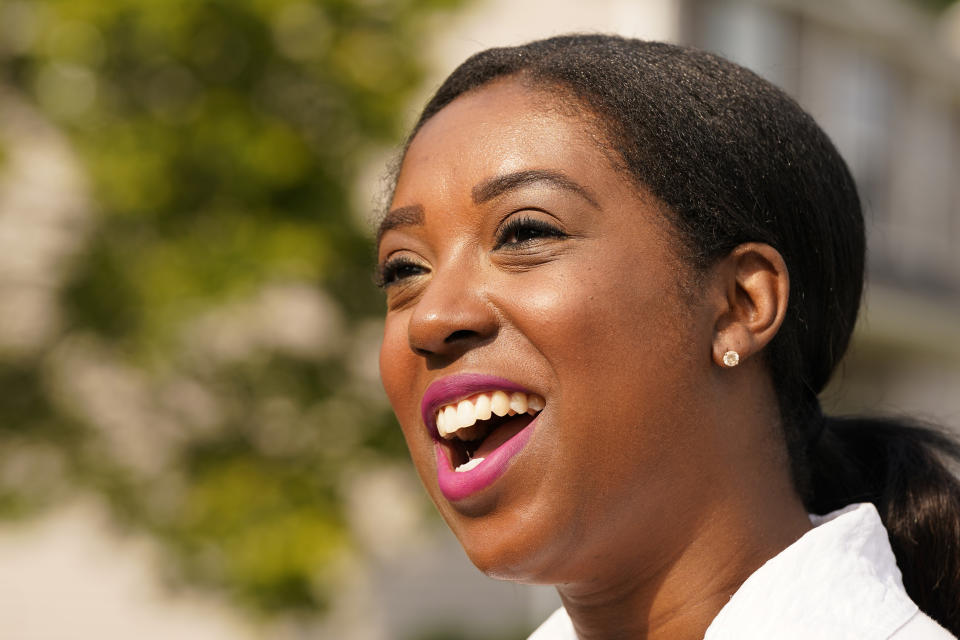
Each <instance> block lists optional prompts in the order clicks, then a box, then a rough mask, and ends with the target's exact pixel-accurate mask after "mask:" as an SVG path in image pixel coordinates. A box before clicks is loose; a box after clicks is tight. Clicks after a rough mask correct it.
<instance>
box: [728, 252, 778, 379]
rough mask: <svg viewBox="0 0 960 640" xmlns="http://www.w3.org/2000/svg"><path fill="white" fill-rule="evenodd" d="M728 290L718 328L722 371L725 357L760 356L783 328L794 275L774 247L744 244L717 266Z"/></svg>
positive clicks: (740, 360) (740, 359)
mask: <svg viewBox="0 0 960 640" xmlns="http://www.w3.org/2000/svg"><path fill="white" fill-rule="evenodd" d="M717 275H718V277H719V278H720V281H719V282H718V284H719V285H720V287H721V288H722V291H723V300H722V302H721V307H720V310H719V311H720V313H719V314H718V316H717V319H716V322H715V324H714V338H713V361H714V362H715V363H716V364H717V365H718V366H720V367H730V366H736V363H735V362H732V361H730V360H728V361H727V362H726V363H725V362H724V354H725V353H727V352H728V351H736V352H737V354H738V355H739V362H743V361H744V360H746V359H747V358H750V357H751V356H754V355H756V354H757V353H759V352H760V351H761V350H762V349H763V348H764V347H765V346H767V344H768V343H769V342H770V341H771V340H772V339H773V336H775V335H776V334H777V331H779V330H780V325H781V324H783V318H784V316H786V313H787V301H788V299H789V296H790V274H789V273H788V272H787V265H786V263H785V262H784V261H783V256H781V255H780V252H779V251H777V250H776V249H774V248H773V247H771V246H770V245H768V244H763V243H759V242H748V243H745V244H741V245H739V246H738V247H737V248H736V249H734V250H733V251H731V252H730V253H729V254H728V255H727V257H726V258H724V259H722V260H721V261H720V263H719V264H718V265H717Z"/></svg>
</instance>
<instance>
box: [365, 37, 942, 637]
mask: <svg viewBox="0 0 960 640" xmlns="http://www.w3.org/2000/svg"><path fill="white" fill-rule="evenodd" d="M863 245H864V239H863V220H862V215H861V213H860V208H859V202H858V200H857V195H856V190H855V188H854V186H853V183H852V180H851V178H850V175H849V172H848V171H847V169H846V166H845V165H844V164H843V161H842V160H841V159H840V158H839V156H838V155H837V153H836V151H835V150H834V148H833V146H832V145H831V144H830V142H829V140H827V138H826V136H825V135H824V134H823V133H822V132H821V131H820V129H819V128H818V127H817V126H816V125H815V124H814V123H813V122H812V120H810V118H809V117H808V116H807V115H806V114H805V113H803V112H802V111H801V110H800V109H799V107H797V106H796V104H795V103H793V102H792V101H791V100H790V99H789V98H787V97H786V96H785V95H784V94H782V93H781V92H780V91H779V90H777V89H776V88H774V87H772V86H771V85H769V84H768V83H766V82H765V81H763V80H761V79H760V78H758V77H757V76H755V75H753V74H752V73H750V72H749V71H746V70H744V69H742V68H740V67H737V66H736V65H733V64H731V63H729V62H727V61H724V60H722V59H720V58H718V57H716V56H713V55H710V54H707V53H703V52H699V51H695V50H691V49H685V48H681V47H675V46H670V45H664V44H659V43H646V42H640V41H633V40H625V39H621V38H616V37H607V36H568V37H560V38H554V39H550V40H545V41H541V42H534V43H531V44H529V45H525V46H522V47H514V48H507V49H492V50H489V51H486V52H483V53H480V54H478V55H476V56H474V57H472V58H471V59H469V60H468V61H467V62H465V63H464V64H463V65H461V67H460V68H458V69H457V70H456V71H454V73H453V74H452V75H451V76H450V78H448V79H447V81H446V82H445V83H444V85H443V86H442V87H441V88H440V89H439V91H438V92H437V94H436V95H435V96H434V98H433V99H432V100H431V101H430V103H429V104H428V105H427V107H426V109H425V110H424V112H423V115H422V116H421V118H420V120H419V122H418V123H417V125H416V127H415V128H414V131H413V133H412V134H411V137H410V138H409V140H408V143H407V146H406V148H405V150H404V155H403V159H402V163H401V165H400V169H399V172H398V174H397V178H396V186H395V189H394V192H393V199H392V205H391V209H390V211H389V212H388V213H387V214H386V215H385V217H384V218H383V221H382V224H381V226H380V229H379V232H378V253H379V281H380V284H381V286H382V287H383V288H384V289H385V291H386V295H387V319H386V327H385V335H384V342H383V348H382V351H381V359H380V364H381V373H382V378H383V383H384V387H385V388H386V391H387V394H388V396H389V398H390V401H391V403H392V405H393V407H394V410H395V411H396V414H397V417H398V419H399V421H400V425H401V427H402V429H403V433H404V436H405V438H406V441H407V444H408V446H409V448H410V453H411V456H412V458H413V461H414V464H415V465H416V467H417V470H418V472H419V474H420V477H421V479H422V481H423V484H424V486H425V487H426V488H427V491H428V492H429V494H430V496H431V497H432V498H433V500H434V502H435V503H436V505H437V507H438V509H439V511H440V513H441V514H442V516H443V517H444V519H445V520H446V522H447V523H448V525H449V526H450V527H451V529H452V530H453V531H454V533H455V534H456V535H457V537H458V538H459V540H460V542H461V543H462V545H463V547H464V549H465V550H466V552H467V554H468V555H469V556H470V558H471V560H472V561H473V562H474V564H476V565H477V567H479V568H480V569H481V570H482V571H484V572H485V573H487V574H488V575H491V576H495V577H498V578H503V579H507V580H514V581H519V582H527V583H542V584H554V585H557V589H558V591H559V593H560V596H561V599H562V601H563V604H564V608H563V609H561V610H559V611H558V612H557V613H556V614H555V615H554V616H553V617H551V618H550V619H549V620H548V621H547V622H546V623H545V624H544V625H543V626H542V627H541V629H540V630H538V631H537V632H536V633H535V634H534V637H535V638H538V639H543V640H546V639H548V638H570V639H573V638H581V639H587V638H648V639H654V638H671V639H684V638H703V637H704V636H705V635H706V637H707V638H710V639H717V638H739V639H744V638H771V637H777V638H809V637H818V638H898V639H902V638H950V637H953V636H951V635H950V633H948V632H947V631H946V630H944V629H943V628H941V627H940V626H938V625H937V624H936V623H935V622H933V620H931V617H928V615H929V616H932V618H934V619H936V620H937V621H939V622H940V623H941V624H943V625H944V626H945V627H947V628H949V629H951V630H952V631H954V632H955V633H956V632H957V631H958V629H960V610H958V605H957V603H958V602H960V551H958V545H960V519H958V518H960V516H958V510H960V487H958V483H957V481H956V479H955V478H953V477H952V476H951V475H950V473H949V472H948V471H947V470H946V469H945V467H944V466H943V465H942V464H941V463H940V462H939V460H938V457H937V456H938V455H939V454H948V455H954V456H957V455H958V448H957V446H956V445H955V444H954V443H953V442H952V441H950V440H949V439H948V438H946V437H945V436H942V435H940V434H939V433H937V432H935V431H932V430H927V429H922V428H919V427H914V426H906V425H898V424H894V423H891V422H888V421H880V420H862V419H845V420H839V419H834V418H825V417H823V416H822V414H821V413H820V410H819V403H818V402H817V397H816V394H817V393H818V392H819V391H820V390H821V389H822V388H823V386H824V385H825V384H826V382H827V380H828V378H829V376H830V373H831V372H832V370H833V368H834V367H835V365H836V363H837V361H838V360H839V359H840V357H841V356H842V355H843V352H844V350H845V348H846V345H847V342H848V341H849V338H850V333H851V331H852V328H853V325H854V322H855V319H856V315H857V308H858V306H859V300H860V293H861V289H862V278H863V253H864V246H863ZM828 512H833V513H830V514H829V515H827V516H811V515H809V514H811V513H814V514H825V513H828ZM884 526H886V527H887V529H888V530H889V539H890V542H888V532H887V530H885V529H884ZM891 545H892V550H891ZM897 563H899V565H900V566H899V569H898V567H897ZM900 571H903V576H904V580H903V582H902V581H901V573H900ZM904 583H905V584H906V588H904ZM908 594H909V595H908ZM914 601H916V602H917V603H918V604H919V605H920V607H921V609H922V611H920V610H918V607H917V604H914ZM924 612H925V613H924Z"/></svg>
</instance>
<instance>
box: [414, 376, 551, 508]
mask: <svg viewBox="0 0 960 640" xmlns="http://www.w3.org/2000/svg"><path fill="white" fill-rule="evenodd" d="M495 391H504V392H507V393H522V394H531V392H530V391H529V390H527V389H526V388H525V387H523V386H521V385H519V384H517V383H515V382H513V381H511V380H507V379H505V378H500V377H496V376H490V375H484V374H461V375H456V376H449V377H446V378H441V379H440V380H437V381H436V382H434V383H433V384H431V385H430V386H429V387H428V388H427V391H426V392H425V393H424V395H423V400H422V401H421V415H422V417H423V422H424V424H425V425H426V427H427V429H428V430H429V432H430V434H431V436H432V437H433V438H434V441H435V444H434V448H435V451H436V460H437V481H438V484H439V486H440V491H441V492H442V493H443V495H444V496H445V497H446V498H447V499H448V500H451V501H456V500H462V499H464V498H467V497H469V496H470V495H472V494H474V493H477V492H478V491H481V490H482V489H485V488H486V487H488V486H490V485H491V484H493V483H494V482H495V481H496V480H497V479H498V478H499V477H500V476H502V475H503V474H504V473H506V471H507V469H508V468H509V466H510V462H511V461H512V460H513V458H514V457H515V456H516V455H517V454H518V453H519V452H520V451H521V450H522V449H523V448H524V446H525V445H526V444H527V442H528V441H529V439H530V436H531V435H532V434H533V429H534V425H535V424H536V422H537V418H538V417H539V414H537V415H534V417H533V418H532V419H531V418H530V417H529V416H528V415H526V414H524V413H522V412H523V411H524V407H525V406H526V405H521V406H520V407H519V408H518V411H520V412H521V413H520V414H514V413H513V411H512V410H511V414H510V416H506V415H504V414H499V415H504V418H503V419H498V418H497V417H496V416H493V419H494V423H493V425H494V426H493V428H492V430H491V431H490V432H489V433H487V434H486V435H485V436H484V437H483V440H482V441H481V442H480V443H479V447H478V448H477V450H478V451H481V452H482V454H483V457H477V458H473V459H471V460H470V461H471V462H473V463H474V464H472V465H469V466H467V465H464V464H463V463H464V462H466V458H464V457H463V455H464V451H463V447H462V445H463V444H464V443H461V442H460V441H459V440H457V439H456V438H455V437H454V438H453V439H452V440H446V441H445V440H444V439H443V438H441V436H440V433H439V431H438V430H437V419H436V417H437V412H438V410H439V409H440V408H441V407H443V406H445V405H450V404H455V403H457V402H459V401H461V400H465V399H467V398H469V397H471V396H474V395H476V394H484V393H487V392H495ZM501 397H502V395H501ZM539 401H540V403H541V405H540V407H537V410H539V408H542V406H543V404H542V403H543V399H542V398H539ZM531 403H532V400H531ZM466 406H467V407H469V406H470V405H469V404H467V405H466ZM531 406H532V405H531ZM530 412H531V413H534V409H533V408H531V410H530ZM488 415H489V412H488ZM478 424H479V422H478ZM447 443H450V444H447ZM471 444H477V443H471ZM458 447H459V449H458ZM457 451H459V453H457ZM456 457H459V458H460V459H459V460H456V459H452V458H456ZM458 465H459V466H460V470H459V471H457V470H455V469H454V467H455V466H458Z"/></svg>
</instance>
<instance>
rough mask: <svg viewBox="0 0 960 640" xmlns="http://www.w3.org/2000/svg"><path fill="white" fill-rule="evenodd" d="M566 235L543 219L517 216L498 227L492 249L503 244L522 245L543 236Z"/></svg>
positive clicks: (560, 236)
mask: <svg viewBox="0 0 960 640" xmlns="http://www.w3.org/2000/svg"><path fill="white" fill-rule="evenodd" d="M566 236H567V234H565V233H564V232H563V231H562V230H561V229H560V228H559V227H556V226H554V225H552V224H550V223H549V222H547V221H545V220H541V219H540V218H531V217H529V216H517V217H514V218H510V219H509V220H508V221H507V222H506V223H505V224H504V225H503V226H502V227H500V229H499V231H498V232H497V236H496V246H495V247H494V249H500V248H502V247H505V246H522V245H525V244H529V243H531V242H535V241H537V240H541V239H545V238H565V237H566Z"/></svg>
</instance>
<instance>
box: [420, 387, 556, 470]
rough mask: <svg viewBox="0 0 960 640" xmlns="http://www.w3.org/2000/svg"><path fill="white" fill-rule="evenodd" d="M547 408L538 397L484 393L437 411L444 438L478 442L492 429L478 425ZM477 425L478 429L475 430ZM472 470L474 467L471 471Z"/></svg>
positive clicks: (438, 427)
mask: <svg viewBox="0 0 960 640" xmlns="http://www.w3.org/2000/svg"><path fill="white" fill-rule="evenodd" d="M545 406H546V402H545V401H544V399H543V398H542V397H540V396H538V395H536V394H533V393H531V394H529V395H527V394H525V393H521V392H513V393H509V394H508V393H507V392H505V391H492V392H487V393H480V394H477V395H475V396H473V397H471V398H467V399H463V400H460V401H459V402H454V403H451V404H448V405H446V406H444V407H441V408H440V409H439V410H438V411H437V418H436V421H437V431H438V432H439V433H440V436H441V437H444V438H452V437H453V436H454V435H456V437H457V438H459V439H460V440H475V439H477V438H481V437H483V436H484V435H486V433H487V430H488V428H489V427H488V426H486V425H481V424H476V423H477V421H482V420H489V419H491V418H492V417H493V416H494V415H497V416H499V417H503V416H506V415H511V416H513V415H518V414H524V413H529V414H530V415H535V414H537V413H539V412H540V411H542V410H543V408H544V407H545ZM474 425H476V426H474ZM471 468H472V467H471Z"/></svg>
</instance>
